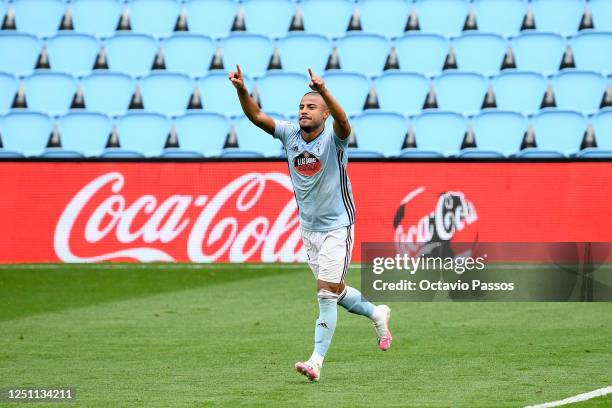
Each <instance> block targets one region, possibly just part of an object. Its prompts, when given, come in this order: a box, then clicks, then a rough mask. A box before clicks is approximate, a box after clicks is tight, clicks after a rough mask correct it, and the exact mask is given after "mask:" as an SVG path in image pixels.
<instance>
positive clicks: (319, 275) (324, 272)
mask: <svg viewBox="0 0 612 408" xmlns="http://www.w3.org/2000/svg"><path fill="white" fill-rule="evenodd" d="M354 235H355V234H354V232H353V226H352V225H349V226H347V227H342V228H338V229H335V230H331V231H310V230H306V229H303V228H302V240H303V241H304V248H305V249H306V255H307V256H308V265H309V266H310V269H312V273H313V274H314V276H315V278H316V279H319V280H322V281H325V282H332V283H340V282H344V280H345V279H346V273H347V271H348V267H349V264H350V263H351V253H352V252H353V241H354Z"/></svg>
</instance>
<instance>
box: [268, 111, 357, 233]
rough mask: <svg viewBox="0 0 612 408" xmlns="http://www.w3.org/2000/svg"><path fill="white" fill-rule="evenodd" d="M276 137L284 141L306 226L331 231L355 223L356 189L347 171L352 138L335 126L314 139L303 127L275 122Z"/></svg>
mask: <svg viewBox="0 0 612 408" xmlns="http://www.w3.org/2000/svg"><path fill="white" fill-rule="evenodd" d="M274 122H275V124H276V126H275V129H274V137H275V138H277V139H279V140H280V141H281V142H283V146H284V147H285V150H286V152H287V161H288V163H289V172H290V174H291V181H292V183H293V191H294V193H295V199H296V201H297V205H298V210H299V216H300V222H301V224H302V228H304V229H307V230H311V231H331V230H334V229H337V228H341V227H346V226H348V225H352V224H353V223H354V222H355V205H354V204H353V191H352V188H351V182H350V181H349V178H348V174H347V172H346V164H347V161H348V158H347V154H346V149H347V145H348V138H347V139H345V140H342V139H340V138H339V137H338V136H336V134H335V133H334V131H333V127H331V126H330V127H329V128H327V127H326V128H325V129H324V130H323V132H321V134H320V135H319V136H317V137H316V138H315V139H313V140H311V141H310V142H306V141H305V140H304V139H303V138H302V134H301V131H300V127H299V126H297V125H295V124H293V123H291V122H286V121H279V120H275V121H274Z"/></svg>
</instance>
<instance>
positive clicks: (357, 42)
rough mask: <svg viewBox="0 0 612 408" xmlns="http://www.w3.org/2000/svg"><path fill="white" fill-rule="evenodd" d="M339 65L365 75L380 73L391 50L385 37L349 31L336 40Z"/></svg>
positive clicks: (349, 70) (346, 69)
mask: <svg viewBox="0 0 612 408" xmlns="http://www.w3.org/2000/svg"><path fill="white" fill-rule="evenodd" d="M336 47H337V48H338V54H339V58H340V67H341V68H342V69H343V70H344V71H348V72H359V73H361V74H364V75H367V76H370V77H372V76H377V75H380V74H381V72H382V71H383V68H384V67H385V61H386V60H387V56H388V55H389V51H391V47H390V46H389V43H388V42H387V39H386V38H385V37H383V36H382V35H378V34H367V33H360V32H350V33H348V34H347V35H346V36H344V37H342V38H340V39H338V40H337V42H336Z"/></svg>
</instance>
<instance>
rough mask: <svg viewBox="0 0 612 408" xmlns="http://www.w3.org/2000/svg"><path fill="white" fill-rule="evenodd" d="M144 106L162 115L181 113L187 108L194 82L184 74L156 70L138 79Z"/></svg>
mask: <svg viewBox="0 0 612 408" xmlns="http://www.w3.org/2000/svg"><path fill="white" fill-rule="evenodd" d="M140 89H141V91H142V99H143V104H144V107H145V109H146V110H147V111H150V112H157V113H161V114H164V115H170V116H176V115H182V114H184V113H185V111H186V110H187V105H188V104H189V98H190V96H191V94H192V93H193V89H194V84H193V81H192V80H191V78H189V77H188V76H187V75H184V74H176V73H170V72H156V73H153V74H151V75H149V76H147V77H145V78H142V79H141V80H140Z"/></svg>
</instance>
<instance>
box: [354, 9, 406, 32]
mask: <svg viewBox="0 0 612 408" xmlns="http://www.w3.org/2000/svg"><path fill="white" fill-rule="evenodd" d="M357 7H358V8H359V11H360V17H361V29H362V30H363V31H364V32H367V33H375V34H380V35H384V36H386V37H397V36H400V35H402V34H403V33H404V29H405V27H406V22H407V21H408V15H409V13H410V3H408V2H406V1H404V0H360V1H359V2H358V3H357Z"/></svg>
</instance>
